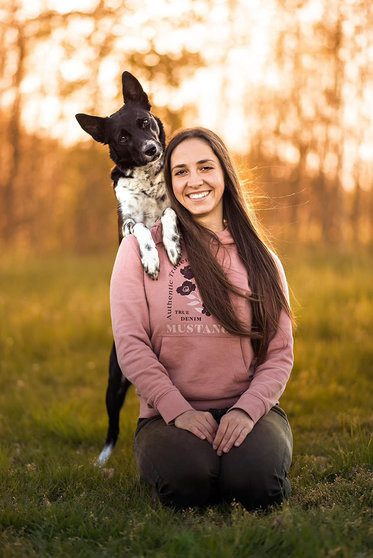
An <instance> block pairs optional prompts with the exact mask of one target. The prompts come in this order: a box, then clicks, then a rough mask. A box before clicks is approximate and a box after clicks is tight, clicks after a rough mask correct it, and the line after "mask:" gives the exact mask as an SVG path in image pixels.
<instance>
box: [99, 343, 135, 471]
mask: <svg viewBox="0 0 373 558" xmlns="http://www.w3.org/2000/svg"><path fill="white" fill-rule="evenodd" d="M130 385H131V383H130V382H129V381H128V380H127V379H126V378H125V377H124V376H123V374H122V371H121V369H120V368H119V364H118V359H117V353H116V350H115V344H114V343H113V347H112V349H111V353H110V363H109V383H108V387H107V390H106V409H107V412H108V416H109V428H108V433H107V437H106V442H105V446H104V448H103V450H102V452H101V453H100V455H99V458H98V460H97V465H99V467H102V466H103V465H104V464H105V463H106V461H107V460H108V459H109V457H110V455H111V453H112V451H113V449H114V446H115V444H116V442H117V439H118V435H119V414H120V410H121V408H122V405H123V401H124V399H125V397H126V394H127V391H128V388H129V387H130Z"/></svg>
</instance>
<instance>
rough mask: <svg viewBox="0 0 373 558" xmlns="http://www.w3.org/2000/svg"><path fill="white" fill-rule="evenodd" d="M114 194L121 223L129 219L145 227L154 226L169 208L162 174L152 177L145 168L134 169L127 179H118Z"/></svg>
mask: <svg viewBox="0 0 373 558" xmlns="http://www.w3.org/2000/svg"><path fill="white" fill-rule="evenodd" d="M115 194H116V197H117V199H118V202H119V211H120V212H121V215H122V218H123V221H126V219H128V218H131V219H133V220H134V221H135V222H136V223H144V225H145V226H147V227H151V226H152V225H154V223H155V221H157V219H159V218H160V217H161V215H162V213H163V211H164V210H165V208H166V207H168V206H169V202H168V200H167V196H166V191H165V186H164V179H163V173H162V172H160V173H158V174H157V175H155V176H154V175H153V176H152V174H151V173H150V172H149V171H148V170H147V169H146V167H144V169H142V168H139V169H134V170H133V171H132V172H131V176H129V177H121V178H119V180H118V182H117V184H116V186H115Z"/></svg>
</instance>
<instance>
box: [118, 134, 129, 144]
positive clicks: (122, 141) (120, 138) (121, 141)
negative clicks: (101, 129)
mask: <svg viewBox="0 0 373 558" xmlns="http://www.w3.org/2000/svg"><path fill="white" fill-rule="evenodd" d="M127 140H128V136H125V135H122V136H119V143H126V141H127Z"/></svg>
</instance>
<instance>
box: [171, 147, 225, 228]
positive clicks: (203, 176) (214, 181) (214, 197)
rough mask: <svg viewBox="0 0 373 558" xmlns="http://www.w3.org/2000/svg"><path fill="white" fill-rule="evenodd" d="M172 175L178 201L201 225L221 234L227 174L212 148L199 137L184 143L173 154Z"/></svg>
mask: <svg viewBox="0 0 373 558" xmlns="http://www.w3.org/2000/svg"><path fill="white" fill-rule="evenodd" d="M171 172H172V187H173V191H174V194H175V198H176V199H177V201H178V202H180V203H181V204H182V205H183V206H184V207H185V208H186V209H187V210H188V211H189V212H190V213H191V215H193V216H194V218H195V220H196V221H198V222H199V223H200V224H201V225H203V226H205V227H206V228H208V229H210V230H212V231H214V232H220V231H222V230H223V229H224V224H223V194H224V174H223V170H222V168H221V165H220V162H219V159H218V158H217V156H216V155H215V153H214V152H213V150H212V149H211V147H210V146H209V145H208V144H207V143H206V142H205V141H203V140H201V139H198V138H191V139H189V140H185V141H184V142H182V143H181V144H179V145H178V146H177V147H176V148H175V150H174V151H173V153H172V157H171Z"/></svg>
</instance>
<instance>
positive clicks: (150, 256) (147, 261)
mask: <svg viewBox="0 0 373 558" xmlns="http://www.w3.org/2000/svg"><path fill="white" fill-rule="evenodd" d="M146 250H147V251H146V252H145V253H143V252H142V251H140V253H141V263H142V266H143V268H144V270H145V271H146V273H147V274H148V275H149V277H150V278H151V279H153V281H156V280H157V279H158V275H159V257H158V252H157V249H156V248H155V247H154V250H153V249H151V247H150V250H149V249H146Z"/></svg>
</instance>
